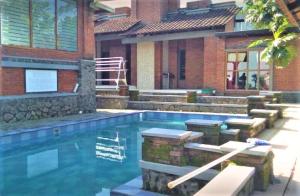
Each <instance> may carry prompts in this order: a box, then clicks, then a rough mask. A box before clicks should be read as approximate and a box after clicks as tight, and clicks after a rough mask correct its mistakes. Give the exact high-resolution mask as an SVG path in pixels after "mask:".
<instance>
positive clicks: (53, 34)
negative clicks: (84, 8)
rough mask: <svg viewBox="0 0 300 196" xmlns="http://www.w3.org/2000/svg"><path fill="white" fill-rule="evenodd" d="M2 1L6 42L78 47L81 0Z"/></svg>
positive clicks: (72, 48) (2, 23)
mask: <svg viewBox="0 0 300 196" xmlns="http://www.w3.org/2000/svg"><path fill="white" fill-rule="evenodd" d="M0 2H1V3H2V5H1V6H2V7H1V43H2V44H4V45H16V46H26V47H34V48H48V49H59V50H66V51H71V52H72V51H77V0H14V1H13V0H0ZM30 20H31V22H30Z"/></svg>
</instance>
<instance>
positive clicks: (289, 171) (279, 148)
mask: <svg viewBox="0 0 300 196" xmlns="http://www.w3.org/2000/svg"><path fill="white" fill-rule="evenodd" d="M284 117H285V118H284V119H280V120H278V121H277V122H276V123H275V127H274V128H272V129H268V130H266V131H264V132H263V133H261V135H260V137H261V138H264V139H268V140H270V141H271V142H272V144H273V152H274V154H275V157H274V160H273V161H274V162H273V163H274V174H275V182H274V184H273V185H271V186H270V187H269V189H268V191H267V192H255V193H254V195H255V196H269V195H270V196H277V195H278V196H279V195H288V196H296V195H300V162H299V160H300V152H299V149H300V105H290V108H288V109H286V110H285V112H284Z"/></svg>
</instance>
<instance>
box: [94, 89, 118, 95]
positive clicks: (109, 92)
mask: <svg viewBox="0 0 300 196" xmlns="http://www.w3.org/2000/svg"><path fill="white" fill-rule="evenodd" d="M96 95H100V96H118V95H119V91H118V90H116V89H96Z"/></svg>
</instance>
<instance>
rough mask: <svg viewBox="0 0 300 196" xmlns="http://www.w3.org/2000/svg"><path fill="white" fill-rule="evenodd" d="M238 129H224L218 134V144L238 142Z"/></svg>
mask: <svg viewBox="0 0 300 196" xmlns="http://www.w3.org/2000/svg"><path fill="white" fill-rule="evenodd" d="M239 134H240V130H239V129H226V130H221V132H220V142H219V143H220V144H225V143H226V142H229V141H239Z"/></svg>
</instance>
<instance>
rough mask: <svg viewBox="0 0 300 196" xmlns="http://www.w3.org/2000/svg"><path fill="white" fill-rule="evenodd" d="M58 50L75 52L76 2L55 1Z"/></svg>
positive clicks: (70, 0) (67, 0)
mask: <svg viewBox="0 0 300 196" xmlns="http://www.w3.org/2000/svg"><path fill="white" fill-rule="evenodd" d="M57 34H58V39H57V44H58V49H60V50H67V51H76V50H77V1H76V0H57Z"/></svg>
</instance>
